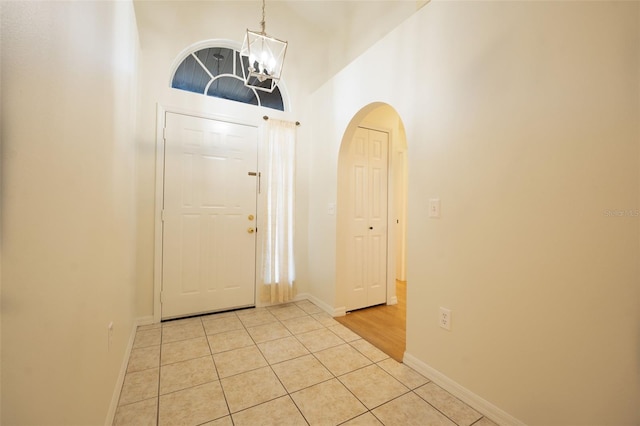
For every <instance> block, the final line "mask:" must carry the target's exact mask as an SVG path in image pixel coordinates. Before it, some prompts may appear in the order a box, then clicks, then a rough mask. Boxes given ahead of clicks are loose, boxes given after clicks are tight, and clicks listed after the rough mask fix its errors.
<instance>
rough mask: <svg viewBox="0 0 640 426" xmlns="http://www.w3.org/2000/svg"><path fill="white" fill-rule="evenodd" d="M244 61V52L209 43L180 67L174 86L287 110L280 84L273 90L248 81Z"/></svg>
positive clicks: (217, 96)
mask: <svg viewBox="0 0 640 426" xmlns="http://www.w3.org/2000/svg"><path fill="white" fill-rule="evenodd" d="M242 59H244V61H243V60H242ZM244 62H246V58H241V56H240V52H238V51H237V50H234V49H229V48H226V47H208V48H204V49H201V50H198V51H196V52H192V53H190V54H189V55H187V57H186V58H184V60H183V61H182V62H181V63H180V65H179V66H178V68H177V69H176V72H175V74H174V75H173V79H172V80H171V87H172V88H174V89H180V90H186V91H189V92H195V93H202V94H203V95H206V96H214V97H216V98H222V99H228V100H231V101H236V102H242V103H245V104H250V105H257V106H263V107H266V108H271V109H276V110H279V111H284V102H283V100H282V94H281V92H280V89H279V88H278V87H276V88H275V89H274V90H273V92H271V93H269V92H265V91H262V90H256V89H254V88H250V87H246V86H245V85H244V79H243V75H242V66H243V63H244Z"/></svg>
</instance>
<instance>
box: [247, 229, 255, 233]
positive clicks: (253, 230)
mask: <svg viewBox="0 0 640 426" xmlns="http://www.w3.org/2000/svg"><path fill="white" fill-rule="evenodd" d="M255 231H256V230H255V229H253V228H247V232H248V233H250V234H253V233H254V232H255Z"/></svg>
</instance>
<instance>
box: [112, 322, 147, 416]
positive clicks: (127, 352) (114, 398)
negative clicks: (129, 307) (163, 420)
mask: <svg viewBox="0 0 640 426" xmlns="http://www.w3.org/2000/svg"><path fill="white" fill-rule="evenodd" d="M153 323H154V321H153V317H152V316H149V317H143V318H138V319H136V320H134V321H133V328H132V330H131V334H130V335H129V343H127V348H126V349H125V353H124V358H123V359H122V365H121V366H120V374H118V380H116V386H115V388H114V389H113V395H112V396H111V404H110V405H109V411H108V412H107V419H106V420H105V422H104V424H105V426H112V425H113V420H114V419H115V417H116V410H117V409H118V400H119V399H120V391H121V390H122V385H123V383H124V376H125V375H126V374H127V367H128V365H129V358H130V357H131V351H132V349H133V341H134V340H135V338H136V330H137V329H138V326H140V325H149V324H153Z"/></svg>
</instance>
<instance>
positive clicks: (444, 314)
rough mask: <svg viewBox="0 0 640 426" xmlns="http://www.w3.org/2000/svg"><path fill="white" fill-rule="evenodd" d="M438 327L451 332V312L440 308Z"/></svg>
mask: <svg viewBox="0 0 640 426" xmlns="http://www.w3.org/2000/svg"><path fill="white" fill-rule="evenodd" d="M438 318H439V321H438V323H439V324H440V327H442V328H444V329H445V330H451V311H450V310H449V309H447V308H443V307H442V306H441V307H440V316H439V317H438Z"/></svg>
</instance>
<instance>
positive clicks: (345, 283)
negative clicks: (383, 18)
mask: <svg viewBox="0 0 640 426" xmlns="http://www.w3.org/2000/svg"><path fill="white" fill-rule="evenodd" d="M359 128H360V129H362V128H366V129H371V130H374V131H378V132H385V133H387V134H388V136H389V138H388V140H389V143H388V181H387V188H388V191H387V219H386V221H387V238H386V254H387V256H386V301H385V303H384V304H386V305H395V304H396V303H398V298H397V293H396V282H400V283H401V285H404V284H405V282H406V236H407V224H406V212H407V161H406V160H407V140H406V134H405V130H404V125H403V123H402V119H401V118H400V116H399V114H398V113H397V111H396V110H395V109H394V108H393V107H392V106H390V105H388V104H385V103H381V102H376V103H372V104H369V105H367V106H365V107H363V108H362V109H361V110H360V111H358V113H356V114H355V116H354V117H353V118H352V120H351V122H350V123H349V125H348V126H347V129H346V131H345V132H344V135H343V138H342V143H341V146H340V152H339V157H338V188H337V223H336V232H337V235H336V244H337V246H336V259H337V260H336V284H337V285H336V296H337V302H338V305H339V306H347V307H349V306H350V305H349V298H350V295H349V292H350V285H351V284H352V283H351V282H350V279H351V278H350V277H353V273H352V271H350V269H349V268H353V267H354V265H353V264H351V263H353V262H352V260H350V259H353V256H350V255H349V253H348V250H349V244H351V241H350V238H351V236H350V226H352V225H350V218H349V217H350V215H351V213H349V208H350V205H351V204H352V203H353V202H354V196H353V193H352V192H353V189H351V188H350V185H349V181H350V174H351V173H352V168H351V165H350V161H351V160H350V154H349V151H350V146H351V143H352V141H353V140H354V136H355V135H356V132H358V129H359ZM403 309H404V306H403ZM349 310H350V309H349V308H347V311H349ZM403 315H404V312H403ZM345 325H347V326H348V324H345ZM379 326H380V327H384V324H379ZM404 328H405V326H404V324H403V330H404ZM402 337H403V342H404V339H405V336H402ZM372 343H373V342H372ZM403 350H404V348H403Z"/></svg>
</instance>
